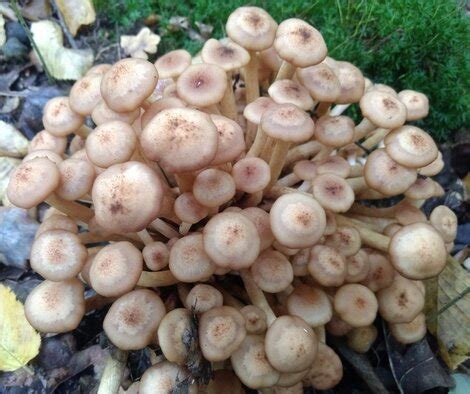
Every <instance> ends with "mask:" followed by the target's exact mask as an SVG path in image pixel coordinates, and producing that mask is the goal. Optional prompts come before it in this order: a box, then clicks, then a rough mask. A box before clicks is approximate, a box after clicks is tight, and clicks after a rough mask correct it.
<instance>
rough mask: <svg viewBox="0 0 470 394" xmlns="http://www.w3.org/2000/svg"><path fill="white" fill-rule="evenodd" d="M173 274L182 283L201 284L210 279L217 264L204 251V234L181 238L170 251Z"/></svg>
mask: <svg viewBox="0 0 470 394" xmlns="http://www.w3.org/2000/svg"><path fill="white" fill-rule="evenodd" d="M169 268H170V271H171V273H172V274H173V275H174V276H175V278H176V279H178V280H179V281H181V282H187V283H191V282H199V281H204V280H207V279H209V278H210V276H211V275H212V274H213V273H214V271H215V268H216V267H215V264H214V263H213V262H212V260H211V258H210V257H209V255H208V254H207V253H206V251H205V250H204V242H203V237H202V234H190V235H186V236H185V237H183V238H180V239H179V240H178V241H176V242H175V244H174V245H173V247H172V248H171V249H170V264H169Z"/></svg>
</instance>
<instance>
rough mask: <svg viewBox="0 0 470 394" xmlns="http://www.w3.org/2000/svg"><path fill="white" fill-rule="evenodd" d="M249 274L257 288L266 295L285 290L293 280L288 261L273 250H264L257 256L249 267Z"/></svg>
mask: <svg viewBox="0 0 470 394" xmlns="http://www.w3.org/2000/svg"><path fill="white" fill-rule="evenodd" d="M251 274H252V276H253V280H254V281H255V283H256V284H257V286H258V287H259V288H260V289H261V290H263V291H265V292H267V293H279V292H281V291H283V290H285V289H286V288H287V287H288V286H289V285H290V284H291V283H292V280H293V279H294V272H293V271H292V265H291V263H290V262H289V260H287V258H286V257H285V256H284V255H283V254H282V253H279V252H277V251H274V250H266V251H264V252H263V253H261V254H260V255H259V256H258V258H257V259H256V260H255V262H254V263H253V265H252V266H251Z"/></svg>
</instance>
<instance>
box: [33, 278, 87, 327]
mask: <svg viewBox="0 0 470 394" xmlns="http://www.w3.org/2000/svg"><path fill="white" fill-rule="evenodd" d="M24 312H25V315H26V318H27V319H28V321H29V322H30V323H31V325H32V326H33V327H34V328H35V329H36V330H38V331H40V332H47V333H61V332H67V331H72V330H74V329H75V328H77V326H78V324H79V323H80V321H81V320H82V317H83V316H84V315H85V297H84V288H83V284H82V282H80V281H79V280H78V279H75V278H73V279H68V280H65V281H62V282H52V281H49V280H45V281H44V282H42V283H41V284H39V285H38V286H36V287H35V288H34V289H33V290H32V291H31V293H29V295H28V297H27V298H26V302H25V304H24Z"/></svg>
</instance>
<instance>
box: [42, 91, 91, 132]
mask: <svg viewBox="0 0 470 394" xmlns="http://www.w3.org/2000/svg"><path fill="white" fill-rule="evenodd" d="M83 121H84V118H83V116H81V115H79V114H77V113H76V112H74V111H73V110H72V108H70V102H69V98H68V97H64V96H61V97H54V98H52V99H50V100H49V101H48V102H47V103H46V105H45V107H44V110H43V115H42V123H43V125H44V128H45V129H46V130H47V131H48V132H49V133H51V134H52V135H55V136H56V137H66V136H67V135H69V134H71V133H73V132H74V131H75V130H77V129H79V128H80V126H81V125H82V124H83Z"/></svg>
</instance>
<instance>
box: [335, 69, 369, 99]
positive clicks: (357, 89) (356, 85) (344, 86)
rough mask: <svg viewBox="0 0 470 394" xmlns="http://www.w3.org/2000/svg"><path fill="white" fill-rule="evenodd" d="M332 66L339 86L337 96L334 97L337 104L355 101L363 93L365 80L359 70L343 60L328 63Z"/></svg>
mask: <svg viewBox="0 0 470 394" xmlns="http://www.w3.org/2000/svg"><path fill="white" fill-rule="evenodd" d="M328 65H329V66H330V67H332V69H333V71H334V73H335V74H336V76H337V77H338V80H339V84H340V87H341V90H340V93H339V96H338V97H337V98H336V100H335V103H337V104H351V103H357V102H359V100H360V99H361V97H362V95H363V94H364V89H365V80H364V76H363V75H362V72H361V70H359V69H358V68H357V67H356V66H355V65H354V64H352V63H349V62H343V61H336V60H335V61H333V62H332V64H328Z"/></svg>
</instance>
